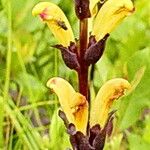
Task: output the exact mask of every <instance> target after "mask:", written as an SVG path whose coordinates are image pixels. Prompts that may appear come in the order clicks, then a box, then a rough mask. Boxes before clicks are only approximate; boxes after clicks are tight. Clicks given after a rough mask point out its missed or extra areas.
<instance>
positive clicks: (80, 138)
mask: <svg viewBox="0 0 150 150" xmlns="http://www.w3.org/2000/svg"><path fill="white" fill-rule="evenodd" d="M75 138H76V142H77V145H78V150H95V148H94V147H92V146H91V145H90V143H89V140H88V137H87V136H85V135H84V134H83V133H82V132H80V131H78V132H77V133H76V134H75Z"/></svg>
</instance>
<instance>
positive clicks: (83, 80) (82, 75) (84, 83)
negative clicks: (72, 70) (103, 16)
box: [78, 19, 88, 100]
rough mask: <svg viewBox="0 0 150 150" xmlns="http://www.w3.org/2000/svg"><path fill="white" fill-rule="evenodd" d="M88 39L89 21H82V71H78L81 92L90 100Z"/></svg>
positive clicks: (80, 48)
mask: <svg viewBox="0 0 150 150" xmlns="http://www.w3.org/2000/svg"><path fill="white" fill-rule="evenodd" d="M87 39H88V20H87V19H83V20H80V46H79V61H80V70H79V71H78V79H79V91H80V93H81V94H82V95H84V96H85V97H86V99H87V100H88V66H87V64H86V63H85V61H84V54H85V52H86V49H87Z"/></svg>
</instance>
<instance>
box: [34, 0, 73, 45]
mask: <svg viewBox="0 0 150 150" xmlns="http://www.w3.org/2000/svg"><path fill="white" fill-rule="evenodd" d="M32 14H33V15H34V16H35V15H39V16H40V17H41V19H42V20H43V21H44V22H46V23H47V25H48V27H49V28H50V30H51V32H52V33H53V34H54V36H55V38H56V39H57V40H58V41H59V43H60V44H62V45H63V46H69V45H70V41H72V42H74V35H73V32H72V28H71V26H70V23H69V21H68V19H67V18H66V16H65V14H64V13H63V11H62V10H61V9H60V8H59V7H58V6H57V5H55V4H53V3H50V2H40V3H38V4H37V5H36V6H35V7H34V8H33V10H32Z"/></svg>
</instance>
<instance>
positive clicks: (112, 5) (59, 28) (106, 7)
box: [32, 0, 134, 47]
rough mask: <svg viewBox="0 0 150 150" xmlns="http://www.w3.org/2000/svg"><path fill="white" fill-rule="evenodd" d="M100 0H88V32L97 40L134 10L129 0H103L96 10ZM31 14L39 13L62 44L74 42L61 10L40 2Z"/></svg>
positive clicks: (67, 22)
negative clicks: (89, 16)
mask: <svg viewBox="0 0 150 150" xmlns="http://www.w3.org/2000/svg"><path fill="white" fill-rule="evenodd" d="M98 2H100V0H90V11H91V14H92V15H91V18H89V21H88V22H89V32H91V31H92V32H91V33H92V35H95V38H96V40H97V41H99V40H101V39H102V38H103V37H104V36H105V35H106V34H107V33H110V32H111V31H113V30H114V29H115V27H116V26H117V25H118V24H119V23H120V22H121V21H122V20H123V19H124V18H125V17H126V16H128V15H130V14H131V13H132V12H133V11H134V6H133V3H132V1H131V0H105V1H104V4H103V5H102V7H101V8H100V10H99V11H98V8H97V3H98ZM32 14H33V15H34V16H35V15H39V16H40V17H41V18H42V20H43V21H44V22H46V23H47V25H48V27H49V28H50V30H51V32H52V33H53V34H54V36H55V38H56V39H57V40H58V41H59V43H60V44H62V45H63V46H66V47H67V46H69V45H70V41H72V42H74V41H75V40H74V34H73V31H72V28H71V26H70V24H69V21H68V19H67V18H66V16H65V14H64V13H63V11H62V10H61V9H60V8H59V7H58V6H57V5H55V4H53V3H50V2H40V3H38V4H37V5H36V6H35V7H34V8H33V10H32Z"/></svg>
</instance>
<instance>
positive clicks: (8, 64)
mask: <svg viewBox="0 0 150 150" xmlns="http://www.w3.org/2000/svg"><path fill="white" fill-rule="evenodd" d="M7 15H8V36H7V37H8V38H7V47H8V50H7V58H6V76H5V85H4V99H3V103H6V101H7V100H8V96H9V95H8V92H9V83H10V72H11V49H12V14H11V0H8V1H7ZM1 117H2V118H3V120H4V105H3V112H2V114H1ZM1 133H3V130H2V131H1ZM0 147H2V148H3V147H4V137H3V134H1V137H0Z"/></svg>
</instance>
